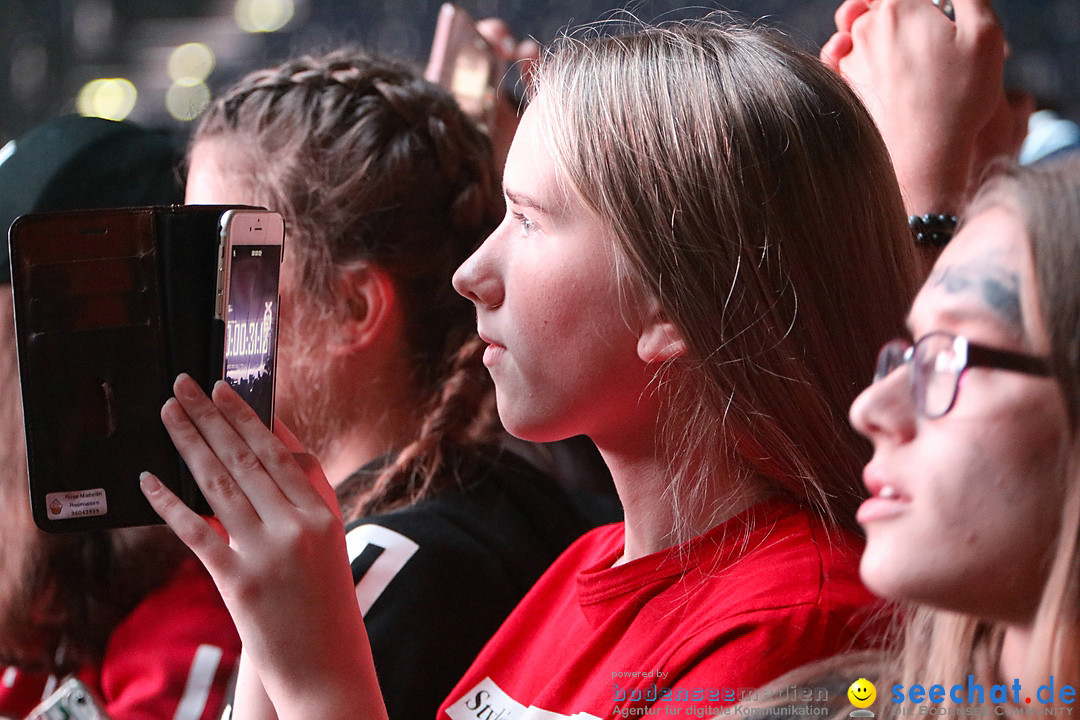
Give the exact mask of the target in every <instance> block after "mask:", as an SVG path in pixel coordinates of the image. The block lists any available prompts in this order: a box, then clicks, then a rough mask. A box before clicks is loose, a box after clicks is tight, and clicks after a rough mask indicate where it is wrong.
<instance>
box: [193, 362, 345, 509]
mask: <svg viewBox="0 0 1080 720" xmlns="http://www.w3.org/2000/svg"><path fill="white" fill-rule="evenodd" d="M211 398H212V400H213V405H214V406H215V407H216V409H217V410H218V411H219V412H220V413H221V415H222V417H223V418H224V419H225V420H226V421H227V422H228V423H229V425H230V426H231V427H232V429H233V430H234V431H235V432H236V434H237V436H238V438H239V440H240V441H241V443H242V447H241V448H240V449H238V450H236V451H234V452H240V453H242V452H243V451H245V450H246V451H248V452H251V453H253V454H254V459H255V460H256V461H257V462H258V464H259V466H260V470H262V471H263V472H264V473H265V474H268V475H269V476H270V478H272V479H273V483H271V484H273V485H275V486H276V487H277V489H278V491H279V492H280V493H281V494H282V495H284V497H285V498H286V499H287V500H288V501H289V502H290V503H292V504H293V505H295V506H297V507H300V508H309V509H310V508H315V509H317V508H319V507H321V506H323V505H325V504H327V503H326V501H325V499H324V498H323V497H322V496H321V494H320V493H319V491H318V488H317V486H318V485H327V482H326V477H325V475H323V472H322V467H321V466H320V465H319V464H318V462H313V463H306V466H301V464H300V463H299V462H297V457H296V456H297V454H300V455H306V453H303V448H302V446H300V443H299V442H296V438H295V437H292V433H289V432H288V431H287V430H286V431H285V432H287V433H288V436H289V437H290V438H291V440H292V441H293V442H294V443H295V445H294V447H296V448H299V453H298V452H297V451H296V450H293V449H292V448H290V447H289V446H288V445H287V444H286V443H283V442H282V441H281V440H280V439H279V438H277V437H275V435H274V433H272V432H270V431H269V430H267V428H266V426H265V425H263V424H262V421H261V420H260V419H259V416H258V415H256V414H255V411H254V410H252V409H251V407H250V406H248V404H247V403H246V402H244V400H243V399H242V398H241V397H240V396H239V395H237V394H236V392H235V391H233V389H232V388H231V387H229V385H228V383H225V382H218V383H216V384H215V385H214V389H213V392H212V393H211ZM248 462H250V458H249V459H245V460H244V461H243V462H242V463H241V464H240V465H241V467H240V468H238V469H242V466H243V465H245V464H247V463H248ZM258 480H259V481H260V482H263V480H262V479H261V477H260V478H258ZM252 484H253V485H255V483H252ZM313 490H314V492H313ZM331 496H332V493H331ZM331 507H334V508H336V507H337V501H336V500H334V501H333V503H332V504H331ZM260 508H261V505H257V507H256V509H260ZM260 511H261V510H260Z"/></svg>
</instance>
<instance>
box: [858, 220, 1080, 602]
mask: <svg viewBox="0 0 1080 720" xmlns="http://www.w3.org/2000/svg"><path fill="white" fill-rule="evenodd" d="M908 327H909V329H910V331H911V335H912V338H914V339H916V340H917V339H919V338H921V337H923V336H925V335H926V334H928V333H937V332H941V333H949V334H953V335H959V336H962V337H965V338H967V339H968V341H970V342H971V343H977V344H980V345H983V346H987V347H989V348H993V349H997V350H1006V351H1012V352H1017V353H1024V354H1027V355H1033V356H1037V357H1041V358H1045V357H1046V356H1047V354H1048V352H1049V343H1048V340H1047V337H1046V332H1045V330H1044V328H1043V325H1042V321H1041V319H1040V316H1039V311H1038V308H1037V301H1036V293H1035V287H1034V278H1033V270H1032V264H1031V257H1030V249H1029V243H1028V242H1027V238H1026V233H1025V230H1024V228H1023V225H1022V224H1021V222H1020V220H1019V218H1018V217H1017V216H1016V214H1015V213H1014V212H1013V211H1012V210H1011V209H1007V208H1005V207H1002V206H992V207H989V208H988V209H986V210H985V211H983V212H981V213H980V214H978V215H976V216H975V217H973V218H972V219H971V221H970V222H968V223H967V224H966V225H965V226H964V228H963V229H962V230H961V232H960V233H959V234H958V235H957V236H956V238H955V239H954V240H953V242H952V243H951V244H950V245H949V247H948V248H947V249H946V250H945V252H944V253H943V254H942V256H941V258H940V259H939V260H938V262H937V264H936V265H935V267H934V271H933V272H932V273H931V275H930V278H929V279H928V280H927V281H926V284H925V285H923V288H922V290H921V291H920V292H919V294H918V296H917V297H916V299H915V302H914V304H913V305H912V309H911V313H910V314H909V316H908ZM946 337H947V336H946ZM946 346H948V343H946ZM928 355H929V354H928ZM931 360H932V361H931V362H930V364H928V365H924V366H923V367H924V368H927V371H926V375H925V377H926V378H928V381H927V383H926V385H925V386H926V387H928V388H930V390H929V392H928V393H927V394H926V396H925V397H927V398H928V399H929V400H928V401H929V402H930V405H933V402H932V401H933V397H931V396H932V395H940V394H941V393H945V396H946V397H948V393H950V392H951V389H952V386H953V378H955V377H956V372H955V371H956V369H957V366H956V364H955V360H956V358H955V357H953V356H951V355H949V354H947V353H941V354H937V353H935V354H933V355H932V357H931ZM911 368H912V365H911V364H910V363H909V364H905V365H903V366H901V367H899V368H897V369H895V370H893V371H892V372H891V373H889V374H888V375H887V376H886V377H884V378H882V379H880V380H879V381H878V382H876V383H875V384H873V385H871V386H870V387H869V388H867V389H866V391H864V392H863V393H862V395H860V396H859V397H858V398H857V399H856V401H855V403H854V405H852V408H851V418H852V422H853V423H854V425H855V427H856V429H858V430H859V432H861V433H862V434H864V435H865V436H866V437H868V438H869V439H870V440H871V441H872V442H873V444H874V457H873V460H872V461H871V462H870V464H868V465H867V466H866V469H865V471H864V475H863V477H864V480H865V482H866V485H867V487H868V489H869V490H870V494H871V498H870V499H869V500H867V501H866V502H865V503H864V504H863V506H862V507H861V508H860V510H859V514H858V519H859V522H860V523H861V524H862V525H863V527H864V528H865V530H866V534H867V546H866V551H865V553H864V555H863V558H862V564H861V572H862V576H863V580H864V581H865V582H866V584H867V586H868V587H870V589H872V590H874V591H875V592H877V593H878V594H880V595H882V596H885V597H887V598H891V599H906V600H915V601H918V602H921V603H926V604H929V605H933V606H936V607H940V608H944V609H950V610H955V611H960V612H965V613H969V614H973V615H977V616H980V617H985V618H990V619H995V620H1001V621H1004V622H1009V623H1027V622H1030V620H1031V619H1032V617H1033V614H1034V611H1035V608H1036V605H1037V603H1038V600H1039V595H1040V592H1039V590H1041V588H1042V587H1043V584H1044V582H1045V578H1046V572H1047V563H1048V559H1047V558H1048V556H1049V555H1050V554H1051V552H1052V543H1053V540H1054V538H1055V534H1056V531H1057V527H1058V520H1059V516H1060V508H1061V503H1062V497H1063V489H1062V484H1063V473H1062V470H1061V467H1060V466H1061V462H1062V458H1063V453H1064V448H1065V444H1066V436H1067V423H1066V411H1065V406H1064V400H1063V397H1062V393H1061V391H1060V389H1059V387H1058V385H1057V383H1056V382H1055V381H1054V380H1053V379H1051V378H1049V377H1040V376H1035V375H1030V374H1025V373H1021V372H1017V371H1015V370H1004V369H998V368H995V367H972V366H969V367H967V369H966V370H964V371H963V372H962V373H960V374H959V382H957V383H956V394H955V399H954V401H953V404H952V406H951V409H949V410H948V411H947V412H946V413H945V414H943V415H941V416H940V417H935V418H931V417H927V413H925V412H921V411H919V410H917V409H916V400H915V398H913V394H914V393H913V391H912V383H911V377H912V375H911ZM944 406H945V405H944V404H940V403H939V404H938V405H937V409H938V410H939V411H940V409H941V408H942V407H944ZM931 414H932V413H931Z"/></svg>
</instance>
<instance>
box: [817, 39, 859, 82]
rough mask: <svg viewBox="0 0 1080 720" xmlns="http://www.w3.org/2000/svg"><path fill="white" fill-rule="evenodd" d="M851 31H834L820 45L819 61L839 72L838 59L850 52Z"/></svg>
mask: <svg viewBox="0 0 1080 720" xmlns="http://www.w3.org/2000/svg"><path fill="white" fill-rule="evenodd" d="M851 47H852V44H851V33H849V32H836V33H833V36H832V37H830V38H829V39H828V40H826V41H825V44H824V45H822V46H821V53H820V57H821V62H823V63H825V65H826V66H827V67H829V68H830V69H832V71H833V72H835V73H839V72H840V60H841V59H842V58H843V57H844V56H845V55H847V54H848V53H849V52H851Z"/></svg>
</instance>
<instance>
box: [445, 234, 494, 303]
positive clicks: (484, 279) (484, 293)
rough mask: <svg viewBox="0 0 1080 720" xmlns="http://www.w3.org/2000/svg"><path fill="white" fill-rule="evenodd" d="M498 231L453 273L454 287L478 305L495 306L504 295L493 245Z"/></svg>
mask: <svg viewBox="0 0 1080 720" xmlns="http://www.w3.org/2000/svg"><path fill="white" fill-rule="evenodd" d="M500 227H501V226H500ZM498 232H499V230H498V228H497V229H496V230H495V233H492V235H491V236H490V237H488V239H487V240H485V241H484V242H483V244H482V245H480V247H478V248H477V249H476V252H474V253H473V254H472V255H470V256H469V258H468V259H467V260H466V261H465V262H464V263H462V264H461V267H459V268H458V269H457V271H456V272H455V273H454V279H453V282H454V289H455V290H457V291H458V293H460V294H461V295H463V296H464V297H466V298H468V299H469V300H472V301H473V303H474V304H475V305H477V306H478V307H479V306H484V307H487V308H489V309H490V308H496V307H498V306H499V305H502V302H503V298H504V297H505V290H504V286H503V281H502V277H501V275H500V272H499V262H498V254H499V253H498V250H497V248H496V247H495V245H496V244H497V242H498V241H497V238H496V235H497V234H498Z"/></svg>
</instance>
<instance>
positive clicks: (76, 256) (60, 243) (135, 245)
mask: <svg viewBox="0 0 1080 720" xmlns="http://www.w3.org/2000/svg"><path fill="white" fill-rule="evenodd" d="M80 216H82V217H86V216H87V215H86V214H78V213H72V214H71V215H70V217H72V218H73V220H72V222H71V223H70V224H68V225H63V226H58V227H57V228H55V229H54V233H53V236H52V237H51V238H50V239H49V242H48V243H47V245H42V246H33V245H28V246H27V247H26V248H24V249H23V251H22V253H21V256H22V259H23V260H24V261H25V262H26V263H27V264H28V266H30V265H38V264H40V263H42V262H48V263H65V262H78V261H80V260H81V261H86V260H104V259H108V258H117V257H145V256H148V255H152V254H153V252H154V245H153V237H152V236H151V235H149V234H148V233H146V232H140V231H139V230H140V229H141V227H142V226H146V225H148V224H149V223H150V222H151V221H152V217H151V215H150V214H146V217H145V218H143V217H140V216H138V215H133V216H132V217H131V218H125V222H124V224H123V225H118V226H113V227H108V228H88V227H85V226H84V225H83V224H81V223H80V224H76V223H77V222H78V220H79V218H80ZM98 230H100V232H97V231H98ZM90 231H94V232H90Z"/></svg>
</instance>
